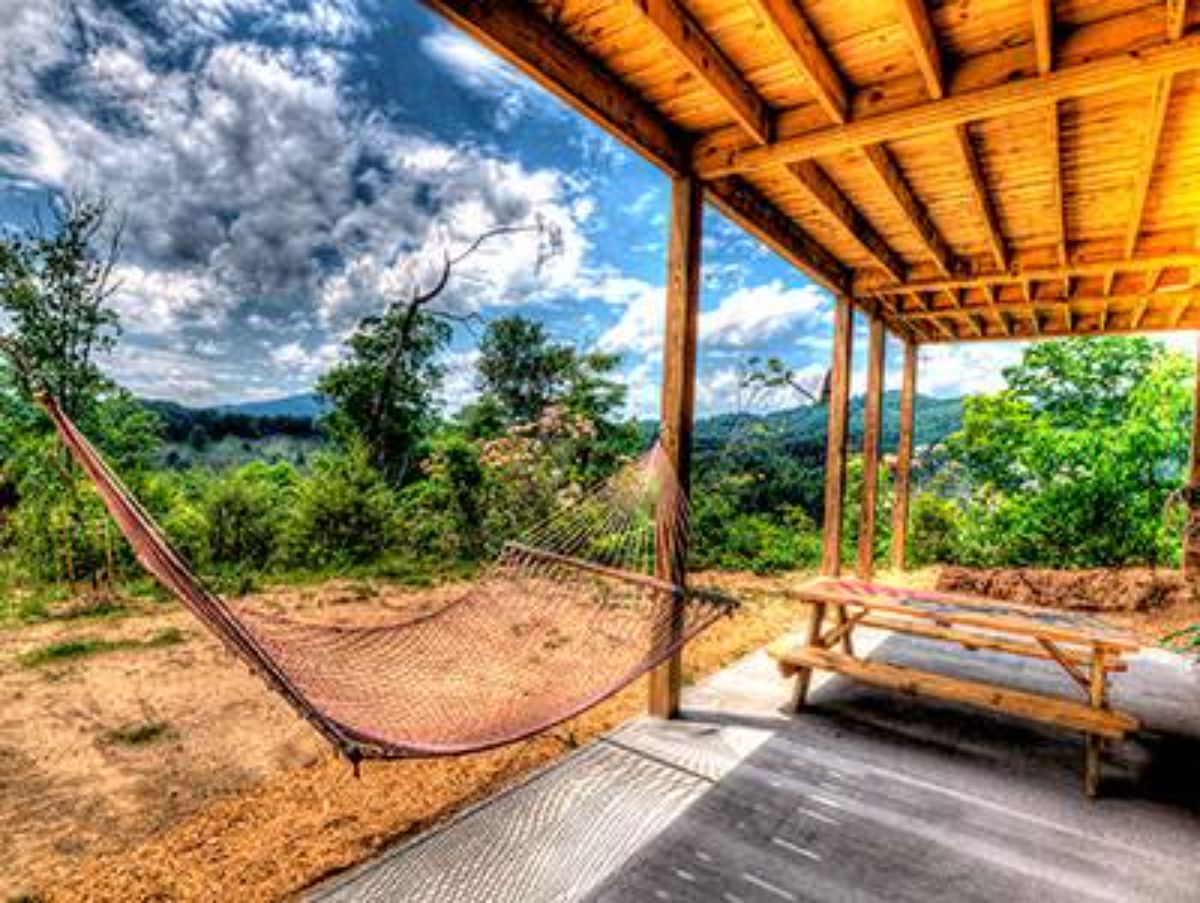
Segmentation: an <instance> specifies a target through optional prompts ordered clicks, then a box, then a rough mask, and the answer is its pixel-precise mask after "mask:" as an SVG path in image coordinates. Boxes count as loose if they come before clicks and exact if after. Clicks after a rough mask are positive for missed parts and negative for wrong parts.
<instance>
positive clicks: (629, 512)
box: [38, 394, 736, 763]
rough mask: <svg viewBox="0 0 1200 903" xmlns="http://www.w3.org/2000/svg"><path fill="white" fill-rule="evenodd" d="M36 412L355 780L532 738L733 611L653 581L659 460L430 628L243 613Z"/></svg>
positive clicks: (581, 511) (499, 564) (607, 488)
mask: <svg viewBox="0 0 1200 903" xmlns="http://www.w3.org/2000/svg"><path fill="white" fill-rule="evenodd" d="M38 400H39V402H40V403H41V404H42V406H43V407H44V408H45V410H46V412H47V413H48V414H49V416H50V418H51V420H52V421H53V422H54V426H55V428H56V430H57V431H58V435H59V438H60V439H61V440H62V442H63V443H64V444H65V446H66V447H67V448H68V449H69V451H70V453H71V455H72V456H73V457H74V459H75V461H76V462H77V463H78V464H79V466H80V467H81V468H82V469H83V471H84V472H85V473H86V474H87V476H88V477H89V479H90V480H91V481H92V482H93V483H94V484H95V487H96V490H97V492H98V493H99V495H100V498H101V499H102V501H103V502H104V505H105V507H106V508H107V509H108V511H109V513H110V514H111V515H112V517H113V519H114V521H115V522H116V524H117V526H118V527H119V528H120V530H121V532H122V534H124V536H125V538H126V539H127V540H128V541H129V543H130V545H131V546H132V547H133V550H134V552H135V553H136V555H137V558H138V561H139V562H140V563H141V564H142V566H143V567H144V568H145V569H146V570H147V571H149V572H150V574H152V575H153V576H154V577H155V578H156V579H157V580H158V581H159V582H160V583H161V584H162V585H163V586H164V587H165V588H166V589H168V590H169V591H170V592H171V593H172V594H173V595H175V596H176V597H177V598H178V599H179V601H180V602H182V603H183V604H184V605H185V606H186V607H187V608H188V609H189V610H190V611H191V612H192V613H193V614H194V615H195V616H196V617H197V618H198V619H199V620H200V621H201V622H203V623H204V625H205V626H206V627H208V628H209V629H210V630H211V631H212V632H213V633H214V634H216V635H217V636H218V637H219V638H220V639H221V640H222V641H223V642H224V643H225V645H226V646H227V647H228V648H229V649H230V650H231V651H232V652H233V653H234V654H236V655H237V656H238V657H240V658H241V659H243V660H244V661H245V662H246V663H247V664H249V665H250V667H251V668H252V669H253V670H254V671H255V672H257V673H258V674H259V675H260V676H261V677H262V678H263V679H264V680H265V681H266V683H267V685H268V686H269V687H270V688H271V689H273V690H275V691H276V692H278V693H279V694H280V695H281V696H283V698H284V699H285V700H287V702H288V703H290V704H291V706H292V707H293V708H294V709H295V710H296V711H297V712H298V713H299V714H300V715H301V716H303V717H304V718H306V719H307V720H308V721H309V722H310V723H311V724H312V725H313V726H314V727H315V728H316V729H317V730H318V731H319V732H320V733H321V734H322V735H324V736H325V737H326V738H327V739H328V740H329V741H330V742H331V743H333V744H334V745H335V746H336V747H337V748H338V749H339V750H340V751H341V752H342V753H343V754H345V755H346V756H347V757H348V758H349V759H350V760H351V761H353V762H355V763H357V762H358V761H359V760H361V759H364V758H407V757H418V756H442V755H458V754H464V753H469V752H476V751H481V750H485V749H489V748H492V747H496V746H501V745H504V744H507V743H512V742H515V741H518V740H523V739H526V738H528V737H530V736H533V735H534V734H537V733H539V732H541V731H543V730H545V729H547V728H550V727H553V726H554V725H556V724H558V723H560V722H563V721H566V720H567V719H569V718H572V717H574V716H575V715H578V714H580V713H581V712H583V711H584V710H586V709H588V708H590V707H591V706H593V705H595V704H597V703H599V702H601V701H603V700H604V699H606V698H607V697H609V696H611V695H613V694H614V693H616V692H617V691H619V690H620V689H622V688H623V687H625V686H627V685H628V684H629V683H631V682H632V681H634V680H635V679H636V678H638V677H640V676H641V675H643V674H645V673H647V672H648V671H650V670H651V669H653V668H654V667H656V666H657V665H659V664H661V663H662V662H664V661H665V660H666V659H667V658H669V657H670V656H671V655H672V654H674V653H675V652H676V651H678V650H679V649H680V647H682V646H683V644H684V643H686V642H687V641H688V640H689V639H690V638H692V637H693V636H695V635H696V634H697V633H699V632H700V631H701V630H703V629H704V628H706V627H708V626H709V625H710V624H712V623H713V622H714V621H716V620H717V619H718V618H719V617H721V616H722V615H725V614H728V613H730V612H731V611H732V610H733V608H734V607H736V603H735V602H734V601H733V600H731V599H729V598H728V597H725V596H723V595H721V594H719V593H715V592H711V591H706V590H699V589H685V588H684V587H682V586H677V585H674V584H672V583H669V582H666V581H663V580H661V579H658V578H656V577H654V576H651V575H652V574H654V573H655V563H656V560H661V559H663V557H664V556H665V555H668V554H670V550H672V549H678V548H680V547H681V546H680V545H679V544H678V543H677V542H673V541H672V540H674V539H677V538H679V537H682V536H684V535H686V533H687V529H688V505H687V500H686V494H685V493H684V492H683V491H682V489H681V487H680V483H679V481H678V479H677V478H676V475H675V472H674V470H673V468H672V466H671V463H670V461H669V459H668V457H667V455H666V454H665V453H664V452H663V450H662V448H661V446H657V445H656V446H655V448H654V449H652V450H651V451H650V452H649V453H648V454H647V455H646V456H645V457H643V458H642V459H640V460H638V461H635V462H633V463H632V464H630V465H628V466H626V467H625V468H623V469H622V470H620V471H619V472H618V473H617V474H616V475H615V476H614V477H613V478H611V479H610V480H608V481H607V482H605V483H604V484H602V485H601V486H599V487H598V488H597V489H595V490H593V491H592V492H590V493H588V494H587V495H584V496H583V497H582V498H580V499H579V500H577V501H575V502H572V503H571V504H569V505H565V506H564V507H562V508H561V510H559V511H558V513H557V514H555V515H553V516H552V517H551V518H550V519H548V520H547V521H546V522H544V523H542V524H541V525H539V526H538V527H536V528H534V529H533V530H531V531H529V532H528V533H527V534H526V535H525V536H524V537H523V538H522V540H521V541H520V542H510V543H507V544H506V545H505V546H504V547H503V550H502V551H501V553H500V555H499V557H498V558H497V559H496V561H495V562H494V563H492V565H491V566H490V567H489V568H488V569H487V570H486V571H485V572H484V573H483V575H482V576H481V577H480V578H479V579H477V580H475V581H473V582H472V583H471V584H470V585H469V587H467V588H465V589H464V590H463V591H462V592H461V593H459V594H458V595H456V596H454V597H451V598H450V599H449V601H444V602H440V603H439V604H438V606H437V607H436V608H434V609H433V610H431V611H425V612H422V613H420V614H414V615H410V616H407V617H405V618H403V619H401V620H399V621H397V622H394V623H388V624H381V625H375V624H372V625H366V626H347V625H331V624H320V623H309V622H302V621H297V620H293V619H290V618H287V617H284V616H281V615H277V614H272V613H267V612H261V611H257V610H251V609H250V608H247V607H240V606H239V607H234V606H231V605H230V604H229V603H227V602H226V601H225V600H223V599H221V598H220V597H219V596H217V595H216V594H215V593H213V592H212V591H210V590H209V589H208V588H207V586H206V585H205V584H204V582H203V581H202V580H201V579H200V578H199V577H198V576H197V575H196V574H195V572H194V571H193V570H192V569H191V568H190V566H189V565H188V564H187V562H186V561H185V560H184V559H183V557H182V556H181V555H180V554H179V553H178V552H176V551H175V550H174V549H173V548H172V547H171V545H170V543H169V542H168V540H167V538H166V536H165V534H164V533H163V531H162V530H161V529H160V528H159V527H158V526H157V525H156V524H155V523H154V521H153V519H152V518H151V517H150V516H149V515H148V514H147V512H146V510H145V509H144V508H143V507H142V506H141V504H140V503H139V502H138V501H137V499H136V498H134V496H133V495H132V494H131V493H130V492H129V491H128V490H127V489H126V487H125V486H124V484H123V483H122V482H121V480H120V479H119V478H118V477H117V476H116V474H115V473H113V471H112V470H111V469H110V468H109V467H108V465H107V463H106V462H105V461H104V460H103V458H102V457H101V456H100V455H99V453H98V452H97V451H96V449H95V448H94V447H93V446H92V445H91V443H90V442H89V441H88V440H87V438H86V437H85V436H84V435H83V433H82V432H80V430H79V429H78V427H76V425H75V424H74V423H73V422H72V421H71V419H70V418H69V417H68V416H67V415H66V414H65V413H64V412H63V411H62V409H61V408H60V407H59V406H58V404H57V403H56V402H55V400H54V399H53V398H52V397H50V396H48V395H46V394H41V395H39V397H38ZM670 570H673V571H675V572H677V573H678V572H682V568H673V569H670Z"/></svg>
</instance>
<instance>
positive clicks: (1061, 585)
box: [937, 567, 1196, 612]
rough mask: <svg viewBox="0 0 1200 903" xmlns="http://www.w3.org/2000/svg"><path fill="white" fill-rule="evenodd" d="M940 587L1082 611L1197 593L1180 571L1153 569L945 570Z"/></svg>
mask: <svg viewBox="0 0 1200 903" xmlns="http://www.w3.org/2000/svg"><path fill="white" fill-rule="evenodd" d="M937 588H938V589H939V590H942V591H945V592H957V593H969V594H971V595H975V596H986V597H988V598H992V599H1005V600H1008V601H1010V602H1019V603H1022V604H1025V605H1044V606H1047V607H1051V608H1069V609H1075V610H1078V611H1108V612H1117V611H1126V612H1134V611H1136V612H1148V611H1156V610H1158V609H1162V608H1168V607H1171V606H1175V605H1186V604H1188V603H1191V602H1193V601H1195V599H1196V591H1195V590H1194V588H1193V587H1192V586H1191V585H1190V584H1189V583H1188V582H1187V581H1186V580H1184V578H1183V575H1182V574H1180V573H1179V572H1178V571H1165V570H1154V569H1151V568H1119V569H1117V568H1114V569H1107V568H1096V569H1093V570H1086V571H1056V570H1050V569H1044V568H1015V569H993V568H959V567H947V568H943V569H942V571H941V574H940V575H939V577H938V584H937Z"/></svg>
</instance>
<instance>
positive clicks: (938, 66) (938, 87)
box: [896, 0, 946, 100]
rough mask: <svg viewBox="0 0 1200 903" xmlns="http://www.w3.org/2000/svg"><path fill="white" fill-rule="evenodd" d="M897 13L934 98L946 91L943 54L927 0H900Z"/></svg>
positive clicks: (926, 87) (944, 93) (927, 86)
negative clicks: (926, 5)
mask: <svg viewBox="0 0 1200 903" xmlns="http://www.w3.org/2000/svg"><path fill="white" fill-rule="evenodd" d="M896 15H897V16H898V17H899V19H900V24H901V25H903V26H904V30H905V31H906V32H907V33H908V42H909V45H910V46H911V47H912V51H913V54H914V55H915V56H916V58H917V68H918V69H920V70H921V77H922V78H923V79H924V80H925V90H927V91H928V92H929V96H930V97H932V98H933V99H934V100H938V99H940V98H942V97H944V96H945V95H946V85H945V76H944V75H943V72H942V54H941V51H940V50H939V49H938V43H937V35H936V34H935V32H934V30H933V22H932V21H931V20H930V18H929V11H928V10H927V9H926V8H925V0H896Z"/></svg>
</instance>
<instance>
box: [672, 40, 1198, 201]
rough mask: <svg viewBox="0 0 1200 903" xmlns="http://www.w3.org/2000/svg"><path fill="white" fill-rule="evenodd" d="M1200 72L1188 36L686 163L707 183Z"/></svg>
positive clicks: (729, 142)
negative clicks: (1034, 76)
mask: <svg viewBox="0 0 1200 903" xmlns="http://www.w3.org/2000/svg"><path fill="white" fill-rule="evenodd" d="M1196 69H1200V37H1198V36H1195V35H1190V36H1188V37H1185V38H1183V39H1182V40H1180V41H1177V42H1175V43H1173V44H1164V45H1161V46H1158V47H1152V48H1148V49H1146V50H1142V51H1139V52H1137V53H1122V54H1117V55H1115V56H1112V57H1108V58H1105V59H1098V60H1094V61H1092V62H1087V63H1080V64H1078V65H1075V66H1070V67H1068V68H1060V69H1056V70H1054V71H1052V72H1050V73H1048V74H1046V75H1043V76H1039V77H1037V78H1023V79H1016V80H1013V81H1007V82H1004V83H1002V84H997V85H993V86H991V87H988V88H980V89H977V90H974V91H966V92H963V93H961V94H951V95H949V96H947V97H944V98H943V99H941V100H933V101H928V102H926V103H922V104H916V105H914V106H911V107H907V108H904V109H899V110H892V111H891V112H888V113H882V114H879V115H877V116H868V117H865V118H862V119H852V120H851V121H849V122H847V123H845V124H844V125H831V126H828V127H826V128H821V129H811V128H806V127H805V126H804V125H803V124H802V123H792V122H791V121H790V120H788V121H787V124H786V125H785V121H784V120H780V122H779V126H778V128H777V133H778V135H777V139H776V140H775V141H774V142H772V143H770V144H766V145H761V146H757V145H748V144H747V143H746V142H745V141H744V136H742V138H737V137H734V136H732V135H731V134H730V133H729V132H728V130H723V129H719V130H717V131H715V132H712V133H710V134H708V135H706V136H704V137H703V138H702V139H700V140H699V141H698V142H697V143H696V146H695V148H694V149H693V153H692V159H693V162H694V163H695V166H696V169H697V171H698V172H699V173H700V174H701V175H702V176H704V177H706V178H714V177H717V176H721V175H729V174H731V173H735V172H749V171H753V170H756V169H763V168H769V167H773V166H782V165H783V164H785V163H794V162H796V161H798V160H807V159H813V158H816V157H823V156H830V155H835V154H839V153H845V152H846V151H851V150H855V149H861V148H865V147H870V146H872V145H876V144H879V143H881V142H885V141H898V140H901V139H906V138H916V137H920V136H923V135H936V134H944V133H945V132H946V131H948V130H949V129H951V128H953V127H955V126H958V125H961V124H963V123H967V122H973V121H976V120H982V119H993V118H1001V117H1005V116H1013V115H1017V114H1020V113H1025V112H1028V111H1030V110H1036V109H1039V108H1044V107H1046V106H1048V105H1049V104H1051V103H1055V102H1058V101H1062V100H1070V99H1076V98H1083V97H1093V96H1095V95H1097V94H1106V93H1112V92H1115V91H1120V90H1123V89H1128V88H1135V87H1137V86H1140V85H1147V84H1151V83H1154V82H1157V81H1159V80H1161V79H1162V78H1164V77H1165V76H1168V75H1173V74H1175V73H1179V72H1187V71H1192V70H1196Z"/></svg>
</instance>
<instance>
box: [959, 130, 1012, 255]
mask: <svg viewBox="0 0 1200 903" xmlns="http://www.w3.org/2000/svg"><path fill="white" fill-rule="evenodd" d="M954 145H955V149H956V150H957V152H958V157H959V161H960V162H961V163H962V165H963V166H964V167H965V168H966V170H967V179H968V183H969V185H970V187H971V196H972V198H973V199H974V201H975V209H976V210H978V211H979V218H980V219H981V220H983V228H984V232H985V233H986V234H987V239H988V246H989V247H990V248H991V251H992V259H993V260H994V261H995V262H996V269H998V270H1000V271H1001V272H1003V271H1004V270H1007V269H1008V252H1007V250H1006V249H1005V247H1004V235H1003V234H1002V233H1001V231H1000V221H999V219H998V218H997V216H996V208H995V205H993V204H992V199H991V195H990V194H989V193H988V187H987V182H986V180H985V179H984V176H983V170H982V168H981V167H980V166H979V158H978V156H976V154H975V147H974V145H973V144H972V143H971V133H970V131H969V130H968V126H967V125H966V124H965V123H963V124H961V125H958V126H955V128H954Z"/></svg>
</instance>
